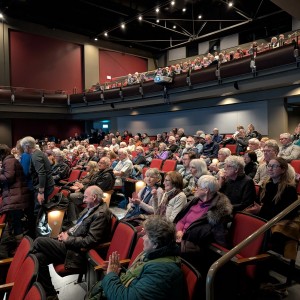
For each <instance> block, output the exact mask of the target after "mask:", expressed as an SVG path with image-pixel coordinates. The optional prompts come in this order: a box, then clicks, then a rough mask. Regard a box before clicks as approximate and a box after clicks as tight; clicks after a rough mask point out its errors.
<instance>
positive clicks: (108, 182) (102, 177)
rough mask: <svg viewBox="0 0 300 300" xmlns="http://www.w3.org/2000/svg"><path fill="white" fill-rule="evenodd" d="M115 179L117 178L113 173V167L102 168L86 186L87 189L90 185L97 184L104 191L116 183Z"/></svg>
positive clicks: (110, 188)
mask: <svg viewBox="0 0 300 300" xmlns="http://www.w3.org/2000/svg"><path fill="white" fill-rule="evenodd" d="M115 180H116V178H115V175H114V173H113V169H112V168H106V169H105V170H100V171H99V172H98V173H97V174H95V175H94V176H93V177H92V178H91V180H90V181H89V183H88V184H87V186H85V187H84V188H85V189H86V188H87V187H88V186H91V185H97V186H99V187H100V188H101V189H102V191H104V192H105V191H110V190H112V189H113V187H114V185H115Z"/></svg>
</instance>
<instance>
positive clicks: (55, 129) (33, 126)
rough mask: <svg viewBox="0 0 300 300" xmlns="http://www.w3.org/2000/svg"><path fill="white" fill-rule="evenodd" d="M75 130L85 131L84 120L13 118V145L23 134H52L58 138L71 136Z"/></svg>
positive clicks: (39, 136) (37, 135)
mask: <svg viewBox="0 0 300 300" xmlns="http://www.w3.org/2000/svg"><path fill="white" fill-rule="evenodd" d="M75 132H77V133H79V134H81V133H84V132H85V122H84V121H77V120H67V121H66V120H41V119H13V120H12V137H13V138H12V140H13V145H15V144H16V142H17V140H19V139H21V138H23V137H24V136H28V135H30V136H33V137H34V138H42V137H45V136H48V137H51V136H54V137H56V138H59V139H66V138H69V137H70V136H71V137H73V136H74V135H75Z"/></svg>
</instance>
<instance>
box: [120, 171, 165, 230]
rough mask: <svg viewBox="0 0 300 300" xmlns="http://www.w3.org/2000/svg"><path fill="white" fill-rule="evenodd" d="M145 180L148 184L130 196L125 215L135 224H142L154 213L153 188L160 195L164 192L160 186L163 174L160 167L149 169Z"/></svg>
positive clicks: (125, 218) (128, 220)
mask: <svg viewBox="0 0 300 300" xmlns="http://www.w3.org/2000/svg"><path fill="white" fill-rule="evenodd" d="M144 181H145V183H146V186H145V187H144V188H143V189H141V190H140V192H139V193H138V194H137V195H135V194H133V196H132V198H129V204H128V206H127V208H128V211H127V213H126V215H125V217H124V220H125V221H127V222H129V223H131V224H133V225H134V226H138V225H140V223H141V221H142V220H144V219H145V218H146V216H147V215H152V214H154V208H153V195H152V190H154V189H155V190H156V193H157V194H158V195H159V196H160V197H161V195H162V194H163V190H162V188H161V187H160V182H161V175H160V172H159V170H158V169H156V168H151V169H148V170H147V171H146V174H145V179H144Z"/></svg>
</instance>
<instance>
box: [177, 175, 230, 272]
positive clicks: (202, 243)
mask: <svg viewBox="0 0 300 300" xmlns="http://www.w3.org/2000/svg"><path fill="white" fill-rule="evenodd" d="M219 188H220V187H219V183H218V180H217V179H216V178H215V177H214V176H212V175H203V176H201V178H200V179H199V180H198V182H197V185H196V189H195V198H194V199H193V200H192V201H190V202H189V203H188V204H187V205H186V206H185V207H184V208H183V210H182V211H181V212H180V213H179V214H178V215H177V216H176V218H175V220H174V222H175V223H176V242H177V243H180V244H181V255H182V256H183V257H184V258H186V259H187V260H189V261H190V262H191V263H192V264H194V265H195V266H196V267H197V268H199V269H200V267H201V268H202V267H204V265H205V264H203V260H202V261H201V259H200V258H201V256H200V255H201V254H204V253H205V250H206V247H207V246H208V245H209V244H210V243H211V242H214V241H215V242H217V243H219V244H221V245H224V246H226V237H227V226H226V225H227V222H228V221H229V220H230V215H231V213H232V205H231V203H230V200H229V199H228V198H227V197H226V196H225V195H224V194H222V193H219ZM199 254H200V255H199ZM202 257H205V255H203V256H202Z"/></svg>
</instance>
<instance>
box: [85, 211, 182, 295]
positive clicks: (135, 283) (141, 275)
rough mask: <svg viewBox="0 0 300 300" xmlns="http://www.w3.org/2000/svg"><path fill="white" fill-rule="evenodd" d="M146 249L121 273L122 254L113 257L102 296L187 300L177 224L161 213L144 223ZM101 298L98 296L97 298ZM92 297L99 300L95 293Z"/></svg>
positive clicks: (109, 263) (102, 288) (114, 253)
mask: <svg viewBox="0 0 300 300" xmlns="http://www.w3.org/2000/svg"><path fill="white" fill-rule="evenodd" d="M143 239H144V249H143V252H142V253H141V254H140V255H138V257H137V258H136V259H135V261H134V262H133V263H132V265H131V267H130V268H129V269H128V270H127V271H126V272H125V273H121V274H119V272H120V268H121V266H120V262H119V256H118V253H116V252H113V253H112V255H110V257H109V261H108V266H107V271H106V276H105V277H104V278H103V280H102V281H100V282H99V283H98V284H97V290H98V291H99V286H101V288H100V290H101V292H100V293H101V295H102V297H101V298H100V299H113V300H121V299H122V300H139V299H144V300H152V299H155V300H164V299H172V300H181V299H184V298H185V297H184V277H183V273H182V271H181V269H180V258H179V257H178V256H177V255H178V253H179V251H178V250H179V249H178V247H177V245H176V242H175V228H174V225H173V224H172V223H171V222H170V221H167V220H166V219H165V218H162V217H160V216H150V217H149V218H148V219H147V220H146V221H145V223H144V236H143ZM97 297H98V298H97ZM89 299H90V300H94V299H99V295H97V293H96V294H93V290H92V293H91V295H90V297H89Z"/></svg>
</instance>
